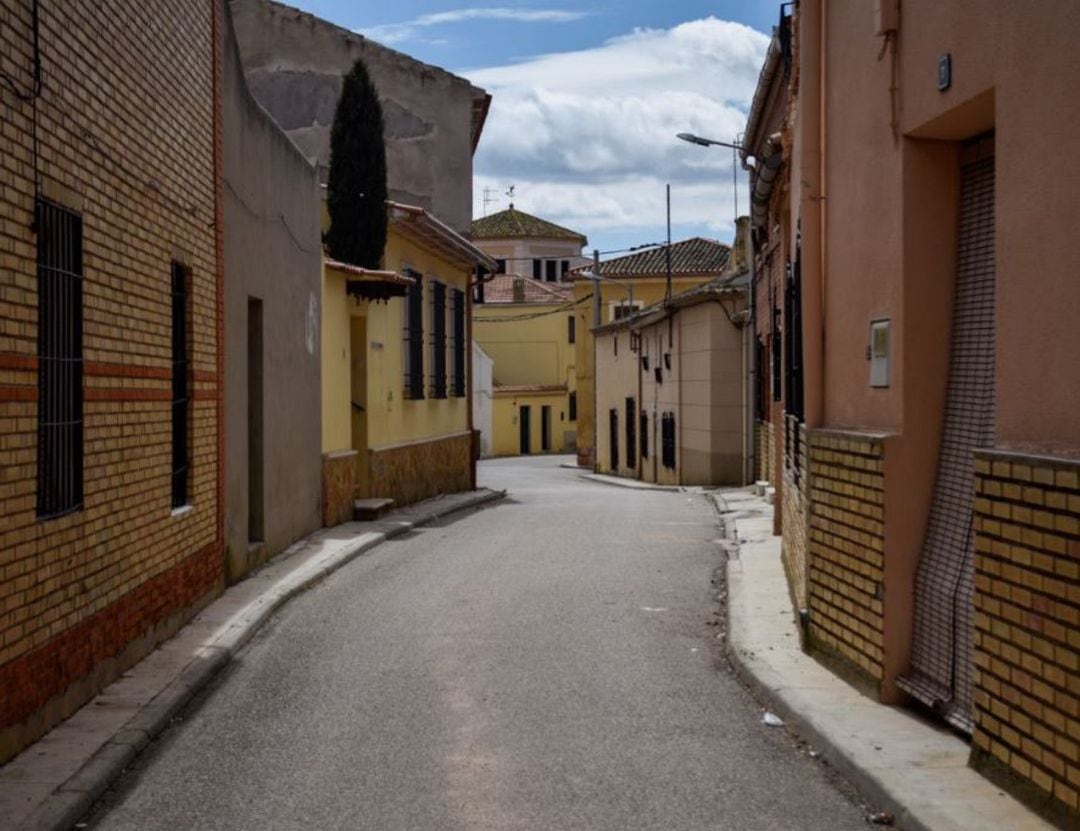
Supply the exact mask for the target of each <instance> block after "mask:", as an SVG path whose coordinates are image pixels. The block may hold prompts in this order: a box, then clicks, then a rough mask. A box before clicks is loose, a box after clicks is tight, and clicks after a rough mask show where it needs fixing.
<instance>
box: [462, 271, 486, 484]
mask: <svg viewBox="0 0 1080 831" xmlns="http://www.w3.org/2000/svg"><path fill="white" fill-rule="evenodd" d="M476 273H477V275H479V284H480V286H481V289H480V291H483V288H482V287H483V285H484V275H483V272H482V271H481V270H480V269H479V268H477V270H476ZM472 316H473V299H472V292H471V291H469V278H468V277H467V276H466V278H465V361H464V363H465V366H464V367H463V369H464V371H465V395H466V396H468V422H467V423H468V428H469V449H470V453H469V456H470V458H469V488H470V490H476V457H477V456H478V455H479V452H480V440H479V439H478V438H477V437H476V432H475V431H474V430H473V423H474V420H473V405H474V403H475V399H474V397H473V319H472Z"/></svg>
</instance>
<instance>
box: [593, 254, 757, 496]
mask: <svg viewBox="0 0 1080 831" xmlns="http://www.w3.org/2000/svg"><path fill="white" fill-rule="evenodd" d="M745 305H746V275H745V274H741V275H738V276H735V277H725V278H720V279H717V280H712V281H710V282H708V283H705V284H704V285H701V286H699V287H697V288H693V289H690V290H689V291H685V292H682V293H680V294H677V295H674V296H673V297H672V298H671V300H670V302H666V303H665V302H661V303H658V304H654V305H653V306H650V307H649V308H647V309H644V310H642V311H641V312H638V313H636V314H634V315H631V316H628V317H624V318H621V319H619V320H616V321H613V322H611V323H607V324H604V325H602V326H600V327H599V328H597V329H596V330H595V331H594V335H595V338H596V370H597V372H596V377H597V379H598V380H597V386H596V407H597V412H598V414H599V418H598V426H599V430H598V435H599V441H598V442H597V463H596V470H597V471H598V472H601V473H612V474H615V475H617V476H629V477H633V478H636V479H641V480H643V481H646V482H655V483H659V484H665V485H741V484H745V478H744V473H745V465H744V453H745V450H746V447H747V433H746V429H747V420H746V406H747V399H746V392H747V389H746V380H745V369H746V356H745V350H744V342H745V338H744V336H743V329H744V328H745V327H746V326H747V324H748V317H747V314H746V312H745Z"/></svg>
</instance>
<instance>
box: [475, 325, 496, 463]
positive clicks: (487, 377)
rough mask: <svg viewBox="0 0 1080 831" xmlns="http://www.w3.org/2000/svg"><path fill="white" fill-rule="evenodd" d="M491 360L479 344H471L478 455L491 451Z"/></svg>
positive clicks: (489, 453) (484, 454) (486, 454)
mask: <svg viewBox="0 0 1080 831" xmlns="http://www.w3.org/2000/svg"><path fill="white" fill-rule="evenodd" d="M494 365H495V362H494V361H493V360H491V356H490V355H488V354H487V353H486V352H485V351H484V350H483V348H482V347H481V346H480V344H478V343H476V341H473V344H472V392H473V399H472V400H473V428H474V429H476V430H479V431H480V455H481V456H490V455H491V453H492V449H491V448H492V399H491V396H492V393H493V383H492V368H493V367H494Z"/></svg>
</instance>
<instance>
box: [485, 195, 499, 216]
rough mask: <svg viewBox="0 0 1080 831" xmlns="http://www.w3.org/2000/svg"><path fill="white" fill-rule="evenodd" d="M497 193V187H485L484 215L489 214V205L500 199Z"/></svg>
mask: <svg viewBox="0 0 1080 831" xmlns="http://www.w3.org/2000/svg"><path fill="white" fill-rule="evenodd" d="M495 193H496V191H495V188H484V216H487V211H488V205H490V204H492V203H493V202H498V201H499V197H498V196H496V195H495Z"/></svg>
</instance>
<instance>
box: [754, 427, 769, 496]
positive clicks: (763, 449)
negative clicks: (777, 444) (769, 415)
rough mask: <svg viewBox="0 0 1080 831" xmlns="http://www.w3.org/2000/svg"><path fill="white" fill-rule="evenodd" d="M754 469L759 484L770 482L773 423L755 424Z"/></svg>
mask: <svg viewBox="0 0 1080 831" xmlns="http://www.w3.org/2000/svg"><path fill="white" fill-rule="evenodd" d="M754 442H755V444H754V469H755V473H754V475H755V477H756V479H757V480H758V481H759V482H768V481H770V473H771V470H770V465H769V460H770V459H771V458H772V456H771V455H769V454H770V452H771V447H772V422H771V421H758V422H757V423H755V424H754Z"/></svg>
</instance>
